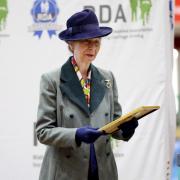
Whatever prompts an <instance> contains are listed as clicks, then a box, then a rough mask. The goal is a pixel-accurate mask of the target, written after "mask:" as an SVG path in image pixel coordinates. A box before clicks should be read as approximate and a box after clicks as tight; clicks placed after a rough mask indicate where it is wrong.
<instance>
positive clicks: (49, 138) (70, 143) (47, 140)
mask: <svg viewBox="0 0 180 180" xmlns="http://www.w3.org/2000/svg"><path fill="white" fill-rule="evenodd" d="M56 94H57V89H56V85H54V84H53V81H52V80H51V79H50V76H49V75H48V74H43V75H42V76H41V81H40V97H39V106H38V113H37V123H36V134H37V138H38V140H39V141H40V142H41V143H42V144H45V145H50V146H57V147H64V148H65V147H72V148H76V147H77V145H76V142H75V134H76V128H63V127H57V113H56V111H57V109H56V107H57V102H56Z"/></svg>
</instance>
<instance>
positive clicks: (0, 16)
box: [0, 0, 8, 31]
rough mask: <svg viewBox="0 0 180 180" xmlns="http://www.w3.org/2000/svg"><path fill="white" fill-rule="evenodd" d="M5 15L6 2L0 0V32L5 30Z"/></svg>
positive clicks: (6, 10)
mask: <svg viewBox="0 0 180 180" xmlns="http://www.w3.org/2000/svg"><path fill="white" fill-rule="evenodd" d="M7 14H8V8H7V0H0V31H1V30H3V29H5V25H6V18H7Z"/></svg>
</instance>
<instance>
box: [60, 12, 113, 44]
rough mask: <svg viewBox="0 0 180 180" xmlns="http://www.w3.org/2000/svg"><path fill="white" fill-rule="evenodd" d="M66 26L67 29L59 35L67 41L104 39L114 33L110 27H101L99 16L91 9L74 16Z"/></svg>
mask: <svg viewBox="0 0 180 180" xmlns="http://www.w3.org/2000/svg"><path fill="white" fill-rule="evenodd" d="M66 26H67V29H66V30H64V31H62V32H61V33H59V38H60V39H61V40H65V41H73V40H81V39H91V38H97V37H103V36H107V35H108V34H110V33H111V32H112V28H110V27H99V22H98V19H97V16H96V15H95V13H94V12H93V11H92V10H90V9H85V10H83V11H81V12H77V13H75V14H73V15H72V16H71V17H70V18H69V19H68V20H67V22H66Z"/></svg>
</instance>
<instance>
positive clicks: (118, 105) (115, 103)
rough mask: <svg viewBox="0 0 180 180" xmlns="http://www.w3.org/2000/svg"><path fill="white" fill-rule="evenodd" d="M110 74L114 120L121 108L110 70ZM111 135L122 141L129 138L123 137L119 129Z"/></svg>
mask: <svg viewBox="0 0 180 180" xmlns="http://www.w3.org/2000/svg"><path fill="white" fill-rule="evenodd" d="M111 74H112V79H113V101H114V108H113V109H114V111H113V119H114V120H115V119H117V118H119V117H120V116H121V115H122V108H121V105H120V104H119V101H118V88H117V83H116V79H115V78H114V75H113V73H112V72H111ZM112 137H113V138H115V139H119V140H124V141H128V140H129V138H124V137H123V135H122V130H121V129H120V130H119V131H117V132H115V133H114V134H112Z"/></svg>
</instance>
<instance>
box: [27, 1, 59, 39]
mask: <svg viewBox="0 0 180 180" xmlns="http://www.w3.org/2000/svg"><path fill="white" fill-rule="evenodd" d="M58 14H59V8H58V6H57V3H56V1H55V0H36V1H35V2H34V4H33V8H32V10H31V15H32V17H33V20H34V24H33V25H32V26H30V27H29V31H31V32H34V35H37V36H38V37H39V38H40V37H41V35H42V33H43V31H44V30H45V31H47V32H48V35H49V37H52V35H56V31H57V30H59V28H60V27H59V26H58V25H57V24H55V22H56V20H57V16H58Z"/></svg>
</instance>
